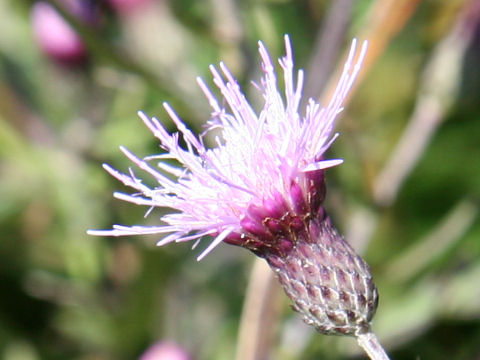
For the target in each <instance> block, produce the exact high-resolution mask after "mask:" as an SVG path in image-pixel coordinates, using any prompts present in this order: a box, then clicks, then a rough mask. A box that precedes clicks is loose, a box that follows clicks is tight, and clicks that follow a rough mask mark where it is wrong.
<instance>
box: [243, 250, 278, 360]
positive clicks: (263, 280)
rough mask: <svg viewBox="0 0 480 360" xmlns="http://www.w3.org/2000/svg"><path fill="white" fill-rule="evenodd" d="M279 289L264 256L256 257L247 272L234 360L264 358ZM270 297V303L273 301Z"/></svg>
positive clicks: (269, 345) (266, 356)
mask: <svg viewBox="0 0 480 360" xmlns="http://www.w3.org/2000/svg"><path fill="white" fill-rule="evenodd" d="M280 293H281V290H280V286H279V285H278V282H277V280H276V279H275V275H274V273H273V272H272V270H271V269H270V268H269V266H268V265H267V263H266V262H265V260H263V259H261V258H256V259H255V263H254V264H253V268H252V271H251V273H250V279H249V281H248V288H247V293H246V295H245V302H244V304H243V311H242V317H241V319H240V329H239V334H238V341H237V351H236V356H235V360H260V359H267V358H268V353H269V352H270V348H271V342H272V338H273V331H272V329H274V326H273V325H272V323H275V319H276V317H277V314H276V313H277V312H278V306H276V305H277V301H276V299H279V298H280V297H279V294H280ZM272 299H273V304H272Z"/></svg>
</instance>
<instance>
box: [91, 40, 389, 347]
mask: <svg viewBox="0 0 480 360" xmlns="http://www.w3.org/2000/svg"><path fill="white" fill-rule="evenodd" d="M285 47H286V55H285V56H284V57H283V58H282V59H280V60H279V63H280V66H281V68H282V70H283V77H284V81H285V84H284V89H285V90H284V91H285V94H284V96H282V94H281V92H280V90H279V89H278V85H277V77H276V74H275V69H274V65H273V63H272V61H271V59H270V56H269V54H268V52H267V50H266V48H265V46H264V45H263V43H262V42H259V52H260V56H261V59H262V70H263V73H264V75H263V78H262V80H261V83H260V85H257V86H256V87H257V88H258V89H259V91H260V92H261V93H262V95H263V98H264V105H263V108H262V110H261V111H260V113H257V112H256V111H255V110H254V109H253V108H252V106H251V105H250V103H249V102H248V100H247V99H246V97H245V95H244V94H243V92H242V90H241V88H240V86H239V85H238V83H237V81H236V79H235V78H234V77H233V76H232V74H231V73H230V71H229V70H228V68H227V67H226V66H225V65H224V64H223V63H220V71H218V70H217V68H215V67H214V66H210V71H211V72H212V74H213V80H214V83H215V85H216V86H217V87H218V88H219V89H220V92H221V94H222V96H223V99H224V101H225V102H226V104H228V108H224V107H223V106H222V105H221V102H218V101H217V99H216V98H215V96H214V95H213V94H212V92H211V91H210V90H209V89H208V87H207V85H206V84H205V83H204V82H203V80H201V79H200V78H198V79H197V81H198V84H199V85H200V88H201V89H202V91H203V92H204V94H205V96H206V97H207V100H208V101H209V103H210V105H211V107H212V108H213V112H212V115H211V119H210V120H209V121H208V122H207V125H208V129H207V131H216V132H219V133H220V135H218V136H216V137H215V142H216V146H215V147H213V148H207V147H205V145H204V144H203V141H202V137H201V136H200V137H196V136H195V135H194V134H192V132H191V131H190V130H189V129H188V128H187V127H186V125H185V124H184V123H183V122H182V121H181V120H180V119H179V118H178V116H177V115H176V114H175V112H174V111H173V110H172V109H171V108H170V106H169V105H168V104H164V107H165V109H166V111H167V113H168V114H169V115H170V117H171V119H172V120H173V122H174V123H175V125H176V126H177V128H178V130H179V132H177V133H174V134H170V133H168V132H167V131H166V129H165V127H164V126H163V125H162V124H161V123H160V121H159V120H157V119H155V118H151V119H150V118H148V117H147V116H146V115H145V114H144V113H141V112H140V113H139V116H140V117H141V118H142V120H143V121H144V122H145V124H146V125H147V127H148V128H149V129H150V130H151V131H152V133H153V134H154V135H155V136H156V137H157V138H158V139H159V140H160V143H161V147H162V148H163V149H164V150H165V151H166V152H165V153H163V154H160V155H155V156H150V157H147V158H145V159H140V158H138V157H136V156H135V155H134V154H132V153H131V152H130V151H128V150H127V149H126V148H123V147H122V148H121V150H122V151H123V152H124V154H125V155H126V156H127V157H128V158H129V159H130V160H131V161H132V162H133V163H134V164H135V165H137V167H139V168H140V169H141V170H143V171H145V172H147V173H149V174H150V175H151V176H153V177H154V178H155V179H156V181H157V182H158V186H157V187H155V188H150V187H148V186H146V185H145V184H143V183H142V180H141V179H140V178H137V176H136V175H135V174H134V172H133V170H130V171H129V173H128V174H123V173H120V172H118V171H116V170H114V169H113V168H111V167H110V166H108V165H104V167H105V169H106V170H107V171H108V172H109V173H110V174H111V175H112V176H114V177H115V178H117V179H118V180H120V181H121V182H122V183H124V184H125V185H127V186H129V187H132V188H133V189H135V190H136V191H137V192H136V193H134V194H124V193H115V197H117V198H119V199H122V200H125V201H129V202H132V203H134V204H137V205H146V206H148V207H150V208H155V207H169V208H172V209H175V210H177V212H176V213H171V214H167V215H164V216H162V218H161V220H162V221H163V222H164V224H162V225H158V226H131V227H128V226H121V225H115V226H114V227H113V229H112V230H92V231H89V233H90V234H93V235H110V236H122V235H139V234H168V235H167V236H166V237H164V238H163V239H162V240H160V241H159V242H158V245H165V244H168V243H170V242H184V241H191V240H200V239H201V238H202V237H204V236H206V235H209V236H211V237H213V241H212V242H211V243H210V244H209V245H208V246H207V248H206V249H205V250H204V251H203V252H202V253H201V255H200V256H199V257H198V260H201V259H202V258H204V257H205V256H206V255H207V254H208V253H210V251H212V250H213V249H214V248H215V247H216V246H217V245H218V244H219V243H221V242H226V243H229V244H234V245H239V246H242V247H245V248H247V249H249V250H251V251H252V252H254V253H255V254H256V255H258V256H260V257H263V258H265V259H266V260H267V262H268V263H269V265H270V266H271V268H272V269H273V270H274V271H275V272H276V274H277V277H278V279H279V280H280V282H281V283H282V285H283V287H284V289H285V291H286V293H287V295H288V296H289V297H290V298H291V299H292V301H293V303H294V309H295V310H297V311H298V312H299V313H300V314H301V315H302V316H303V319H304V321H305V322H307V323H308V324H311V325H313V326H314V327H315V328H316V329H317V330H318V331H320V332H322V333H326V334H346V335H354V336H357V337H360V336H361V335H363V334H368V335H369V336H370V335H371V333H370V332H369V331H370V330H369V323H370V320H371V319H372V317H373V315H374V313H375V309H376V306H377V299H378V296H377V290H376V288H375V285H374V284H373V280H372V276H371V275H370V270H369V268H368V265H367V264H366V263H365V261H364V260H363V259H362V258H361V257H359V256H358V255H357V254H355V252H354V251H353V249H352V248H351V247H350V246H349V244H348V243H347V242H345V241H344V239H343V238H342V237H341V236H340V235H339V234H338V232H337V231H336V230H335V228H334V227H333V225H332V223H331V221H330V218H329V217H328V216H327V213H326V212H325V210H324V208H323V207H322V203H323V201H324V199H325V193H326V187H325V180H324V170H325V169H327V168H330V167H332V166H336V165H339V164H341V163H342V162H343V160H340V159H333V160H326V159H324V153H325V151H326V150H327V149H328V148H329V147H330V145H331V144H332V143H333V141H334V140H335V139H336V138H337V136H338V134H337V133H333V128H334V123H335V119H336V117H337V115H338V114H339V113H340V112H341V111H342V109H343V108H342V104H343V102H344V100H345V98H346V96H347V94H348V92H349V90H350V89H351V87H352V85H353V82H354V80H355V78H356V76H357V75H358V72H359V71H360V68H361V64H362V61H363V60H364V58H365V54H366V49H367V43H366V42H364V43H363V45H362V48H361V50H360V54H359V55H358V57H357V59H356V60H355V54H356V49H357V46H356V40H354V41H353V43H352V46H351V50H350V53H349V55H348V58H347V61H346V63H345V66H344V69H343V72H342V74H341V76H340V80H339V82H338V84H337V87H336V89H335V91H334V93H333V95H332V98H331V100H330V102H329V103H328V105H327V106H326V107H324V108H322V107H321V106H320V105H319V104H318V103H316V102H315V101H314V100H313V99H310V100H309V102H308V104H307V107H306V111H305V113H304V114H303V115H302V114H300V112H299V105H300V102H301V96H302V86H303V79H304V74H303V71H301V70H300V71H298V73H297V76H296V80H295V79H294V69H293V67H294V64H293V54H292V48H291V44H290V40H289V37H288V36H285ZM180 135H181V136H182V137H183V140H184V141H185V143H186V149H185V148H182V147H181V146H180V145H179V136H180ZM167 159H168V160H170V159H174V160H176V161H178V163H179V164H180V166H172V165H169V164H167V163H166V162H163V161H162V160H167ZM154 160H156V161H160V162H159V163H158V164H157V167H158V169H157V167H154V166H153V165H151V164H150V163H151V162H152V161H154ZM167 175H169V176H167ZM172 175H173V176H174V177H176V178H177V180H176V181H173V180H171V176H172ZM365 341H366V342H371V339H370V337H369V338H368V339H367V340H364V342H365ZM359 342H360V340H359ZM370 345H372V344H370ZM373 345H375V344H373ZM373 345H372V346H373ZM362 346H363V345H362ZM385 356H386V355H385Z"/></svg>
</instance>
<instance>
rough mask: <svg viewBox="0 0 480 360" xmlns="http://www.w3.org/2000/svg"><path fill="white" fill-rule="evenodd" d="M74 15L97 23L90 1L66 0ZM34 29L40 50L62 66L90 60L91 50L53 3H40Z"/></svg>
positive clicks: (34, 16)
mask: <svg viewBox="0 0 480 360" xmlns="http://www.w3.org/2000/svg"><path fill="white" fill-rule="evenodd" d="M61 5H62V6H64V7H65V9H66V10H67V11H69V12H70V13H71V14H72V15H73V16H75V17H77V18H78V19H79V20H81V21H83V22H86V23H89V24H93V23H94V13H93V11H92V6H91V5H90V3H89V2H87V1H82V0H68V1H62V2H61ZM31 18H32V26H33V32H34V37H35V40H36V42H37V44H38V46H39V47H40V49H41V50H42V51H43V52H44V53H45V54H46V55H47V56H49V57H50V58H51V59H53V60H56V61H59V62H61V63H82V62H84V61H85V60H86V59H87V50H86V48H85V45H84V43H83V41H82V39H81V38H80V36H79V35H78V34H77V33H76V32H75V30H74V29H73V28H72V27H71V26H70V24H69V23H68V22H67V21H66V20H65V19H64V18H63V17H62V15H61V14H60V13H59V12H58V11H57V10H56V9H55V8H54V7H53V6H52V5H50V4H48V3H46V2H43V1H38V2H36V3H35V4H34V5H33V8H32V13H31Z"/></svg>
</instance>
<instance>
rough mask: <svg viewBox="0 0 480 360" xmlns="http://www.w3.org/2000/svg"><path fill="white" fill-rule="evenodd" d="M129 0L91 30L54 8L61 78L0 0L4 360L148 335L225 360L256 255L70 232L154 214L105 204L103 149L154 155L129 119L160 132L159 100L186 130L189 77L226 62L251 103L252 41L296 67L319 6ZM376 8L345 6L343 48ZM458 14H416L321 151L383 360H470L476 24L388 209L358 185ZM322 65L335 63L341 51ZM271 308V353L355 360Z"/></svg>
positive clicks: (94, 349)
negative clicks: (66, 49) (290, 56)
mask: <svg viewBox="0 0 480 360" xmlns="http://www.w3.org/2000/svg"><path fill="white" fill-rule="evenodd" d="M403 2H404V3H408V1H403ZM51 3H53V4H54V5H55V3H54V2H53V1H52V2H51ZM145 3H146V5H143V7H139V8H138V9H135V10H131V11H129V12H128V13H127V12H124V13H117V12H115V11H114V8H113V7H112V6H109V3H107V2H104V1H98V2H95V1H92V2H90V3H89V5H91V6H92V7H93V9H94V11H95V16H96V17H97V20H98V21H97V22H96V24H95V26H93V25H91V24H90V25H89V24H85V23H82V22H81V21H79V20H78V19H77V18H75V17H74V16H72V15H70V14H69V13H68V11H65V10H64V9H63V8H62V6H59V5H55V6H56V7H57V8H58V9H59V11H60V12H61V13H62V14H63V16H65V17H66V19H67V20H68V21H69V22H70V23H71V25H72V26H73V27H74V28H75V29H76V31H77V32H78V33H79V34H81V36H82V39H83V40H84V42H85V43H86V46H87V48H88V60H87V61H86V62H84V63H81V64H75V65H73V64H60V63H58V62H56V61H54V60H52V59H51V58H49V57H48V56H46V55H45V54H44V53H42V52H41V51H40V50H39V48H38V46H37V45H36V43H35V41H34V36H33V29H32V20H31V7H32V5H33V1H28V0H3V1H2V2H0V28H1V31H0V229H1V230H0V234H1V240H0V257H1V258H0V260H1V261H0V294H1V295H0V358H2V359H6V360H15V359H26V360H28V359H133V358H137V357H138V356H139V355H140V354H141V353H142V351H144V350H145V349H146V348H147V347H148V346H149V345H151V344H152V343H154V342H156V341H160V340H165V339H169V340H174V341H175V342H177V343H178V344H180V345H181V346H183V347H184V348H185V349H187V350H188V351H189V352H190V353H191V354H195V356H194V358H195V359H232V358H233V354H234V352H235V346H236V340H237V339H236V337H237V331H238V330H237V329H238V323H239V318H240V314H241V311H242V303H243V297H244V293H245V288H246V286H247V279H248V273H249V269H250V266H251V262H252V260H253V256H251V254H249V253H247V252H246V251H244V250H242V249H238V248H234V247H230V246H227V245H225V246H223V245H222V246H220V247H219V248H218V249H217V250H215V251H214V253H213V254H212V255H209V256H208V257H207V258H206V259H205V260H204V261H202V262H201V263H197V262H196V261H195V257H196V255H197V254H198V249H195V250H193V251H191V249H190V248H189V246H188V245H185V244H184V245H176V246H175V245H173V246H167V247H164V248H156V247H155V246H154V244H155V241H156V240H157V238H152V237H146V238H128V239H127V238H114V239H110V238H94V237H89V236H87V235H86V233H85V231H86V230H87V229H89V228H109V227H110V226H111V224H116V223H118V224H137V223H143V222H149V223H154V222H155V219H156V218H158V214H157V213H154V214H152V215H150V216H149V217H148V218H147V219H144V218H143V215H144V212H143V211H144V209H139V208H137V207H135V206H131V205H129V204H125V203H122V202H121V201H117V200H114V199H113V198H112V197H111V193H112V192H113V191H115V190H118V189H120V190H121V188H122V187H121V185H120V184H118V183H117V182H116V181H114V180H113V179H111V178H110V177H109V176H108V175H107V174H106V173H105V172H104V171H103V170H102V168H101V166H100V165H101V163H102V162H107V163H109V164H112V165H113V166H115V167H116V168H119V169H126V168H127V167H128V161H127V160H126V159H125V158H124V157H123V156H122V155H121V153H120V151H118V146H119V145H125V146H126V147H128V148H129V149H131V150H132V151H134V152H135V153H137V154H139V155H141V156H142V155H148V154H153V153H156V152H158V144H157V142H156V141H155V139H154V138H153V136H152V135H151V134H150V133H149V132H148V131H147V129H145V128H144V127H143V125H142V123H141V121H140V120H139V119H138V118H137V117H136V111H137V110H139V109H142V110H144V111H145V112H146V113H148V114H150V115H152V116H153V115H154V116H157V117H159V118H160V119H162V120H165V122H166V123H167V124H169V126H171V122H170V121H169V120H167V116H166V114H165V112H164V111H163V108H162V102H163V101H168V102H169V103H171V104H172V105H173V106H174V107H175V109H176V111H177V113H178V114H179V115H180V116H181V117H182V118H183V119H184V120H185V121H186V122H187V123H188V124H190V126H191V127H192V128H193V129H194V130H196V131H198V132H200V131H201V129H202V123H203V122H204V121H205V120H206V119H207V118H208V116H209V109H208V104H207V102H206V101H204V99H203V95H202V94H201V92H200V91H199V90H198V88H197V86H196V83H195V76H196V75H200V76H202V77H203V78H205V79H209V75H208V64H210V63H214V64H215V63H218V61H220V60H221V59H222V60H224V61H225V62H226V63H227V64H228V65H229V67H230V69H231V70H232V72H233V73H234V74H235V75H236V76H237V77H238V79H239V80H240V82H241V83H242V84H243V85H244V87H245V89H246V91H247V92H248V93H251V94H255V92H254V91H252V87H251V86H250V85H249V81H250V80H251V79H254V80H258V79H259V75H260V74H259V67H258V64H259V60H258V56H257V54H256V42H257V40H258V39H262V40H263V41H264V42H265V43H266V44H267V46H268V48H269V49H270V51H271V54H272V56H274V57H278V56H280V55H281V54H283V48H282V47H283V34H285V33H289V34H291V37H292V40H293V44H294V48H295V54H296V60H297V64H298V65H299V66H301V67H305V68H306V67H307V65H308V64H309V60H310V58H311V56H312V54H313V51H314V44H315V42H316V41H317V37H319V36H321V35H323V36H325V34H326V35H327V36H328V30H329V29H328V27H322V26H323V25H324V22H325V18H326V16H327V14H328V11H329V9H330V7H331V5H332V3H334V2H330V1H320V0H319V1H314V0H310V1H307V0H302V1H294V0H262V1H253V0H245V1H233V0H206V1H193V0H174V1H173V0H171V1H164V0H158V1H155V0H152V1H151V2H148V1H146V2H145ZM382 3H388V1H382V0H370V1H358V2H354V3H353V9H352V11H351V16H350V19H349V21H348V22H347V24H346V35H345V36H344V37H343V39H341V42H342V43H341V44H340V48H341V49H344V48H346V47H347V44H348V43H349V41H350V38H351V37H354V36H359V34H361V33H363V30H364V29H365V28H368V24H369V21H370V20H371V19H370V18H369V16H370V15H371V11H372V9H373V8H375V7H376V6H379V5H382ZM398 3H400V1H399V2H398ZM410 3H413V2H412V1H410ZM475 3H478V1H474V0H473V1H460V0H458V1H439V0H425V1H422V2H420V3H419V4H418V7H416V8H415V10H414V11H413V12H412V14H411V16H410V18H409V19H408V21H406V22H405V23H404V24H403V25H402V26H401V27H400V28H399V29H398V33H397V34H396V36H394V37H393V38H391V39H390V40H389V41H388V43H387V46H386V47H385V48H384V50H383V51H382V52H381V54H380V55H379V57H378V60H377V61H376V63H374V64H373V66H372V67H371V69H369V71H367V72H366V73H365V74H364V78H363V80H362V83H361V84H360V85H359V87H358V88H357V91H356V92H355V95H354V96H353V98H352V99H351V100H352V101H351V102H350V104H349V105H348V106H347V108H346V110H345V112H344V113H343V114H342V115H341V116H340V117H339V121H338V128H339V129H340V131H341V132H342V136H341V137H340V138H339V139H338V140H337V141H336V143H335V146H333V149H332V150H331V152H332V153H331V154H330V155H331V156H338V157H342V158H344V159H345V163H344V164H343V165H342V166H341V167H339V168H336V169H333V170H329V171H328V175H327V176H328V182H329V189H330V196H329V198H328V202H327V205H326V206H327V209H329V211H330V212H331V213H332V214H333V216H334V218H335V219H336V222H337V223H338V224H339V227H340V228H342V229H343V230H345V232H346V233H347V238H348V237H349V236H348V234H350V232H349V229H350V230H352V229H353V234H354V235H355V234H360V233H362V231H364V230H365V231H366V233H368V235H366V236H365V237H364V238H363V240H364V243H363V246H365V247H366V246H367V245H368V248H366V259H367V261H368V262H369V263H370V264H371V265H372V270H373V273H374V275H375V277H376V281H377V283H378V286H379V291H380V296H381V301H380V306H379V309H378V313H377V316H376V319H375V322H374V329H375V331H376V332H377V335H378V336H379V337H380V338H381V339H382V341H383V342H384V343H385V345H386V347H387V349H388V351H389V352H390V354H391V355H392V358H394V359H454V360H457V359H458V360H460V359H465V360H466V359H472V360H473V359H479V358H480V347H479V345H478V344H480V300H479V299H480V286H479V279H480V224H479V222H478V210H479V196H480V166H479V161H480V143H479V139H480V106H479V102H478V97H479V91H480V72H479V66H478V64H479V61H480V31H479V29H480V27H479V22H478V19H479V16H478V14H477V16H476V17H475V11H473V10H472V11H471V13H472V14H470V15H471V16H470V18H468V19H467V20H466V21H465V23H466V26H467V27H470V29H467V30H470V32H471V33H472V35H471V41H470V40H469V41H466V46H467V47H466V49H465V51H464V52H462V53H460V60H461V61H460V63H459V69H458V70H459V71H460V76H458V78H454V83H453V85H454V87H455V89H456V90H455V91H454V92H452V93H449V95H448V99H445V101H446V102H448V106H446V107H445V111H444V112H443V113H441V115H442V116H441V119H439V121H438V126H437V127H436V128H435V129H434V131H433V132H432V134H431V136H430V137H429V138H428V141H427V144H426V146H425V149H424V150H423V151H422V152H421V154H420V156H419V158H418V161H417V162H416V163H415V164H414V166H413V168H412V170H411V172H408V174H407V176H406V178H405V182H403V183H402V184H401V186H400V187H399V189H398V193H396V196H395V199H394V200H393V201H392V202H391V203H389V204H382V203H380V202H378V201H376V200H375V196H374V187H375V179H376V178H377V175H378V174H379V173H380V172H381V171H382V168H383V167H384V165H385V164H386V163H387V162H388V160H389V158H390V156H391V153H392V151H393V149H394V148H395V147H396V144H397V142H398V141H399V139H400V138H401V136H402V133H403V132H404V130H405V129H406V127H407V126H408V123H409V119H410V118H411V116H412V112H413V110H414V108H415V104H417V100H418V97H419V96H421V92H420V93H419V89H423V84H425V83H428V82H429V81H430V77H432V76H433V75H432V74H431V73H428V72H427V71H426V70H425V69H426V68H427V67H428V66H429V65H428V64H429V63H431V61H432V58H434V57H435V56H436V57H437V58H438V57H439V58H440V59H442V58H443V57H445V56H449V52H448V48H447V51H443V52H441V51H440V52H438V51H436V49H437V48H438V45H439V44H440V43H441V42H442V41H443V39H445V37H447V36H448V34H449V33H450V32H451V31H452V29H453V28H454V26H456V24H457V23H458V16H459V14H460V13H461V12H462V11H465V9H468V7H469V6H471V7H472V9H475V6H473V5H472V4H474V5H475ZM477 8H478V6H477ZM476 11H477V12H478V10H476ZM398 16H399V15H398ZM320 29H322V31H323V33H322V32H320ZM325 32H327V33H325ZM377 35H378V34H372V35H371V36H372V37H374V36H377ZM452 51H453V50H452ZM454 55H455V54H454ZM336 58H337V60H338V62H339V63H341V62H342V61H343V59H342V54H341V53H339V54H336ZM446 64H447V65H446V66H448V64H450V63H446ZM452 66H454V65H452ZM436 71H437V72H440V73H441V74H443V72H445V73H449V71H450V69H447V68H445V67H437V68H436ZM307 77H308V74H307ZM439 86H440V85H439ZM315 96H320V94H315ZM419 135H420V136H421V135H422V134H419ZM333 152H334V153H335V155H333ZM358 218H359V219H360V227H358V225H357V227H355V226H354V225H352V222H353V220H352V219H358ZM365 227H366V228H367V229H365ZM352 241H353V240H352ZM284 305H285V306H284V308H282V312H281V314H280V317H279V318H278V319H277V323H276V327H275V329H272V332H274V334H275V341H274V345H273V349H271V353H272V359H284V360H287V359H305V360H306V359H341V358H347V357H349V356H350V357H359V356H360V355H359V353H358V350H356V347H355V346H354V345H355V344H354V343H353V340H350V339H343V338H332V337H325V336H320V335H317V334H316V333H315V332H314V331H313V329H310V328H308V327H307V326H306V325H304V324H302V323H301V322H300V321H299V320H298V318H297V317H296V315H295V314H294V313H292V312H291V311H290V309H289V307H288V306H287V301H285V302H284ZM300 335H301V339H302V340H301V341H299V340H298V339H299V336H300Z"/></svg>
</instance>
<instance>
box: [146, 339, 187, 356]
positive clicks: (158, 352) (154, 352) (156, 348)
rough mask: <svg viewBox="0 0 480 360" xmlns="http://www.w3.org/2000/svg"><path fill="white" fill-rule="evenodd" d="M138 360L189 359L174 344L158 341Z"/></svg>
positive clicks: (182, 350) (185, 353)
mask: <svg viewBox="0 0 480 360" xmlns="http://www.w3.org/2000/svg"><path fill="white" fill-rule="evenodd" d="M140 360H191V357H190V356H189V355H188V353H187V352H186V351H185V350H184V349H183V348H181V347H180V346H179V345H177V344H176V343H174V342H171V341H160V342H157V343H156V344H154V345H152V346H150V347H149V348H148V349H147V350H146V351H145V352H144V353H143V354H142V355H141V356H140Z"/></svg>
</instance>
